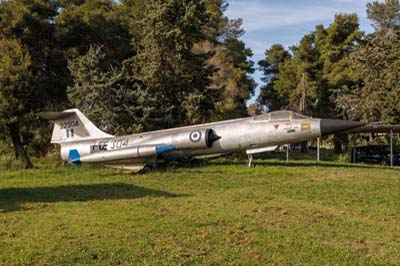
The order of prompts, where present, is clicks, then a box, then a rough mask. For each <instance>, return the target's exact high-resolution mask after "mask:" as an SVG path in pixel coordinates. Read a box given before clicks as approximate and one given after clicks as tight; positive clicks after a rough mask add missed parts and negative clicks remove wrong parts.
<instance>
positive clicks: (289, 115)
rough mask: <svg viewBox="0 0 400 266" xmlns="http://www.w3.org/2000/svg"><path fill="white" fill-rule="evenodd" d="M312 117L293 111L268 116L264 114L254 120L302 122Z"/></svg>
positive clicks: (273, 113) (278, 112) (277, 112)
mask: <svg viewBox="0 0 400 266" xmlns="http://www.w3.org/2000/svg"><path fill="white" fill-rule="evenodd" d="M309 118H310V117H308V116H305V115H302V114H299V113H295V112H292V111H276V112H271V113H267V114H262V115H258V116H255V117H254V120H258V121H260V120H268V121H278V120H302V119H309Z"/></svg>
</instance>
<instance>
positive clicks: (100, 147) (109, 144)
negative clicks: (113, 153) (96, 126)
mask: <svg viewBox="0 0 400 266" xmlns="http://www.w3.org/2000/svg"><path fill="white" fill-rule="evenodd" d="M128 142H129V139H128V138H126V139H116V140H111V141H109V140H102V141H100V142H99V144H97V145H91V146H90V152H91V153H94V152H99V151H110V150H118V149H122V148H125V147H127V146H128Z"/></svg>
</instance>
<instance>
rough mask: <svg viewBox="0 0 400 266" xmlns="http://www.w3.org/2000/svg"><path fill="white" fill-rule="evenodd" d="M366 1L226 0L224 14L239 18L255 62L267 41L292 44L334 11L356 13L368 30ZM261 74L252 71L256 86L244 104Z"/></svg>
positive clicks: (327, 20)
mask: <svg viewBox="0 0 400 266" xmlns="http://www.w3.org/2000/svg"><path fill="white" fill-rule="evenodd" d="M368 2H372V0H319V1H318V0H281V1H279V0H278V1H277V0H275V1H274V0H228V3H229V7H228V9H227V11H226V15H227V16H228V18H230V19H236V18H242V19H243V28H244V30H245V31H246V33H245V34H244V35H243V37H242V40H243V41H244V42H245V43H246V47H249V48H251V49H252V51H253V53H254V55H253V57H252V60H253V61H254V62H255V63H257V62H258V61H259V60H261V59H263V58H264V53H265V50H266V49H268V48H270V47H271V45H273V44H275V43H280V44H282V45H284V46H285V47H289V46H291V45H296V44H298V43H299V42H300V39H301V38H302V37H303V36H304V35H305V34H308V33H310V32H311V31H313V30H314V28H315V26H316V25H319V24H323V25H324V26H328V25H329V24H331V23H332V22H333V19H334V16H335V14H336V13H357V14H358V17H359V19H360V28H361V30H363V31H365V32H367V33H370V32H372V30H373V29H372V27H371V22H370V21H369V20H368V19H367V17H366V12H365V8H366V5H367V3H368ZM255 66H256V67H257V64H256V65H255ZM261 74H262V73H261V72H260V71H256V73H254V75H253V77H254V79H255V81H256V83H257V84H258V87H257V89H256V93H255V96H254V97H253V98H252V99H251V100H249V101H248V104H250V103H252V102H254V101H255V98H256V97H257V95H258V94H259V86H260V85H261V84H262V82H261V80H260V77H261Z"/></svg>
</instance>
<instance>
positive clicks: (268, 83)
mask: <svg viewBox="0 0 400 266" xmlns="http://www.w3.org/2000/svg"><path fill="white" fill-rule="evenodd" d="M290 58H291V56H290V54H289V51H287V50H286V49H285V48H284V47H283V46H282V45H281V44H274V45H272V46H271V48H270V49H268V50H266V51H265V59H263V60H260V61H259V62H258V65H259V66H260V70H261V71H262V72H263V74H264V76H263V77H262V78H261V80H262V81H263V82H264V83H265V85H264V86H262V87H261V88H260V95H259V96H258V99H257V101H258V103H259V104H260V105H261V106H265V108H266V109H267V110H268V111H276V110H279V109H281V108H282V107H283V106H287V105H288V100H287V98H285V97H283V96H282V95H280V94H279V92H278V91H276V88H275V82H276V80H277V77H278V75H279V73H280V71H281V68H282V66H283V64H284V63H285V61H286V60H288V59H290Z"/></svg>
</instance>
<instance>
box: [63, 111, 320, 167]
mask: <svg viewBox="0 0 400 266" xmlns="http://www.w3.org/2000/svg"><path fill="white" fill-rule="evenodd" d="M320 121H321V120H320V119H313V118H296V119H293V118H292V117H290V118H281V119H280V118H279V117H278V118H271V117H270V116H269V114H265V115H260V116H255V117H248V118H241V119H235V120H227V121H222V122H215V123H207V124H201V125H195V126H187V127H179V128H172V129H164V130H159V131H152V132H146V133H140V134H133V135H128V136H121V137H109V138H101V139H90V140H81V141H75V142H73V143H65V144H62V143H61V144H62V145H61V157H62V159H63V160H65V161H67V160H68V156H69V152H70V150H71V149H76V150H78V152H79V154H80V161H81V162H89V163H104V162H105V163H106V162H116V161H127V162H129V161H132V162H133V161H140V159H147V158H149V157H152V155H154V148H153V147H156V146H174V147H175V149H174V150H172V151H169V152H165V153H163V154H162V157H163V158H164V159H170V160H175V159H176V160H179V159H189V158H192V157H195V156H202V155H211V154H221V153H226V152H248V151H251V150H262V149H260V148H264V147H271V146H276V145H283V144H289V143H295V142H301V141H305V140H310V139H314V138H317V137H319V136H320V135H321V130H320ZM210 129H211V130H212V131H213V132H214V133H215V134H216V135H218V137H219V139H218V140H215V141H213V143H212V145H211V146H208V145H205V140H203V139H201V138H205V134H204V132H205V131H206V130H210ZM199 137H200V139H198V138H199Z"/></svg>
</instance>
